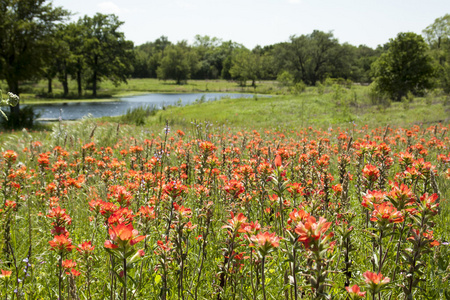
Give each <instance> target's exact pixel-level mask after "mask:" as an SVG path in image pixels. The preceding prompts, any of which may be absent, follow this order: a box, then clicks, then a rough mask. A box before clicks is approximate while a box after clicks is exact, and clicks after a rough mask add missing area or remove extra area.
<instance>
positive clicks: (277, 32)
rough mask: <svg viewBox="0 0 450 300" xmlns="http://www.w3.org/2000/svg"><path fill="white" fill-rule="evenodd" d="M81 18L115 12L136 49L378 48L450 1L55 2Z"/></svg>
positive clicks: (445, 9) (446, 8) (423, 23)
mask: <svg viewBox="0 0 450 300" xmlns="http://www.w3.org/2000/svg"><path fill="white" fill-rule="evenodd" d="M52 2H53V5H54V6H62V7H64V8H66V9H68V10H69V11H71V12H73V13H76V15H74V16H73V17H72V18H73V19H74V20H76V19H78V18H79V17H81V16H84V15H89V16H92V15H94V14H95V13H97V12H100V13H105V14H109V13H114V14H116V15H117V16H118V17H119V19H120V20H121V21H124V22H125V24H124V25H123V26H122V28H121V30H122V31H123V32H124V33H125V36H126V38H127V39H129V40H132V41H133V42H134V43H135V45H140V44H143V43H145V42H147V41H154V40H155V39H157V38H158V37H160V36H162V35H165V36H167V37H168V38H169V40H170V41H172V42H177V41H180V40H188V41H189V42H192V41H193V39H194V36H195V35H197V34H200V35H209V36H212V37H213V36H214V37H218V38H221V39H222V40H224V41H228V40H232V41H234V42H237V43H240V44H243V45H244V46H246V47H247V48H253V47H254V46H256V45H261V46H265V45H271V44H275V43H279V42H284V41H288V40H289V37H290V36H292V35H302V34H309V33H311V32H312V31H313V30H315V29H318V30H322V31H325V32H328V31H332V32H333V34H334V36H335V37H336V38H338V40H339V42H340V43H345V42H347V43H350V44H352V45H356V46H357V45H360V44H364V45H367V46H370V47H372V48H375V47H376V46H377V45H383V44H385V43H387V42H388V41H389V39H390V38H395V36H396V35H397V33H399V32H407V31H412V32H416V33H419V34H420V33H422V30H423V29H425V27H427V26H428V25H430V24H432V23H433V22H434V20H435V19H436V18H439V17H442V16H444V15H445V14H448V13H450V1H449V0H427V1H424V0H420V1H419V0H401V1H400V0H258V1H257V0H76V1H74V0H53V1H52Z"/></svg>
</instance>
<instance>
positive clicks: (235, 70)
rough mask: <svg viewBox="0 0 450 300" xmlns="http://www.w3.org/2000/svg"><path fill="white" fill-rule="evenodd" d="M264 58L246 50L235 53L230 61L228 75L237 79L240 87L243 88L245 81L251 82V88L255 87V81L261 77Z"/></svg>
mask: <svg viewBox="0 0 450 300" xmlns="http://www.w3.org/2000/svg"><path fill="white" fill-rule="evenodd" d="M263 72H264V57H263V56H261V55H260V54H259V53H255V52H252V51H250V50H248V49H240V50H239V51H236V53H235V55H234V56H233V60H232V67H231V69H230V74H231V76H232V77H233V78H234V79H237V80H238V81H239V83H240V85H242V86H245V85H246V82H247V80H251V81H252V86H253V87H255V86H256V80H258V79H260V78H262V77H263Z"/></svg>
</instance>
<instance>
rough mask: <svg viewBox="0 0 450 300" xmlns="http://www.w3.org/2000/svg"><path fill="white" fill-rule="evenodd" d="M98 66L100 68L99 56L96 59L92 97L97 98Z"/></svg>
mask: <svg viewBox="0 0 450 300" xmlns="http://www.w3.org/2000/svg"><path fill="white" fill-rule="evenodd" d="M97 66H98V55H95V57H94V68H93V69H94V74H93V75H92V96H94V97H97V76H98V74H97Z"/></svg>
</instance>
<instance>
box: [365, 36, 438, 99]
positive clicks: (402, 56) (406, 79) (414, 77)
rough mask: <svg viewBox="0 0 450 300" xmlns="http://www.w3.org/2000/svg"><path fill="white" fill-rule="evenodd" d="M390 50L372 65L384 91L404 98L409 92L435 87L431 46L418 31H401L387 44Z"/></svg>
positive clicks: (393, 96)
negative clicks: (430, 53)
mask: <svg viewBox="0 0 450 300" xmlns="http://www.w3.org/2000/svg"><path fill="white" fill-rule="evenodd" d="M387 48H388V50H387V51H386V52H385V53H383V54H382V55H381V56H380V57H379V58H378V59H377V61H376V62H375V63H374V64H373V65H372V68H373V75H374V78H375V82H376V87H377V89H378V90H379V92H380V93H385V94H386V95H387V96H388V97H389V98H391V99H392V100H395V101H400V100H401V99H402V97H403V96H406V94H407V93H408V92H412V93H414V94H415V95H418V94H420V93H423V92H424V91H425V89H427V88H430V87H431V86H432V78H433V76H434V69H433V65H432V59H431V57H430V56H429V55H428V52H427V51H428V46H427V44H426V43H425V41H424V40H423V38H422V37H421V36H420V35H418V34H415V33H412V32H407V33H399V34H398V35H397V37H396V38H395V39H391V40H390V42H389V43H388V44H387Z"/></svg>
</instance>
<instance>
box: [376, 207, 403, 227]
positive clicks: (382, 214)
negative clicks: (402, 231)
mask: <svg viewBox="0 0 450 300" xmlns="http://www.w3.org/2000/svg"><path fill="white" fill-rule="evenodd" d="M370 220H371V221H373V222H378V223H379V224H380V225H382V226H384V225H387V224H389V223H401V222H403V221H404V220H405V218H404V217H403V214H402V212H401V211H398V210H397V209H396V208H395V207H394V206H392V204H391V203H389V202H383V203H381V204H374V210H373V212H372V218H371V219H370Z"/></svg>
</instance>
